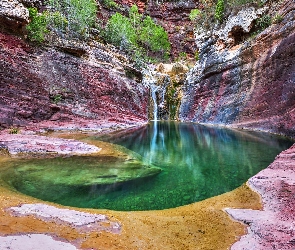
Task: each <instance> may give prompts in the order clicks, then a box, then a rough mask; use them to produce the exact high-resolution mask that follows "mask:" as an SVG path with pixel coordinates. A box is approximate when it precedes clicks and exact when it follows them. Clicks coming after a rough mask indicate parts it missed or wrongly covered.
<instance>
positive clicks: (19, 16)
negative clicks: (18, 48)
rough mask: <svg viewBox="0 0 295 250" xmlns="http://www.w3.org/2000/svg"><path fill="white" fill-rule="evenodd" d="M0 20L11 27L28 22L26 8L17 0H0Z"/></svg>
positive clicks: (20, 25)
mask: <svg viewBox="0 0 295 250" xmlns="http://www.w3.org/2000/svg"><path fill="white" fill-rule="evenodd" d="M0 20H1V22H2V23H4V24H6V25H12V26H13V27H11V28H19V27H22V26H24V25H25V24H27V23H28V22H29V11H28V9H27V8H26V7H25V6H24V5H23V4H22V3H20V2H19V1H17V0H1V1H0Z"/></svg>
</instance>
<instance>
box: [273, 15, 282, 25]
mask: <svg viewBox="0 0 295 250" xmlns="http://www.w3.org/2000/svg"><path fill="white" fill-rule="evenodd" d="M283 19H284V18H283V16H282V15H280V14H276V15H275V16H274V17H273V18H272V23H280V22H282V21H283Z"/></svg>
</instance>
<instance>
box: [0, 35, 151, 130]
mask: <svg viewBox="0 0 295 250" xmlns="http://www.w3.org/2000/svg"><path fill="white" fill-rule="evenodd" d="M84 47H86V49H85V51H84V52H83V56H82V57H79V56H76V55H72V54H69V53H65V52H63V51H61V50H60V49H56V48H55V47H46V48H37V47H32V46H30V45H29V44H27V43H26V42H24V40H22V39H21V38H18V37H15V36H13V35H9V34H6V33H0V126H1V127H11V126H15V125H22V126H24V125H27V124H28V123H32V122H41V121H43V120H51V121H54V122H71V121H74V122H75V121H76V122H77V121H79V120H85V121H86V120H88V121H100V120H104V121H112V122H123V123H124V122H143V121H146V120H147V105H148V90H147V89H146V88H145V87H143V86H142V85H141V84H140V83H138V82H137V81H135V80H133V79H131V78H128V77H126V74H125V71H124V65H123V64H122V63H121V62H120V60H118V58H116V57H115V56H112V54H111V53H108V52H107V51H106V50H104V49H103V48H101V47H100V45H99V44H91V45H89V44H85V46H84ZM74 48H75V47H74ZM67 50H69V49H68V48H67ZM77 50H78V49H77ZM75 54H77V53H75Z"/></svg>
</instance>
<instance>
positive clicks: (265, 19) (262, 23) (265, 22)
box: [255, 15, 271, 32]
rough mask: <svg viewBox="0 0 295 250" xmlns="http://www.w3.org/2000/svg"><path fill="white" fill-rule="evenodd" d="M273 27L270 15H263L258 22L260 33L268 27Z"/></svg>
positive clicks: (257, 26)
mask: <svg viewBox="0 0 295 250" xmlns="http://www.w3.org/2000/svg"><path fill="white" fill-rule="evenodd" d="M270 25H271V18H270V16H269V15H263V16H262V17H260V18H258V19H257V20H256V25H255V26H256V28H257V29H258V31H259V32H261V31H263V30H265V29H266V28H267V27H269V26H270Z"/></svg>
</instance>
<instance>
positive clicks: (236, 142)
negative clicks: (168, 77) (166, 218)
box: [6, 121, 292, 210]
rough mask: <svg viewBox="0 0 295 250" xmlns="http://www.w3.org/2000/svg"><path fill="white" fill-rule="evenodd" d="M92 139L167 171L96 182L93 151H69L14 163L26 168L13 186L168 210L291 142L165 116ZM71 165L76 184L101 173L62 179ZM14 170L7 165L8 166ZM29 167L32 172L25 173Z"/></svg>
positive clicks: (63, 198)
mask: <svg viewBox="0 0 295 250" xmlns="http://www.w3.org/2000/svg"><path fill="white" fill-rule="evenodd" d="M90 139H92V140H105V141H109V142H112V143H116V144H119V145H122V146H124V147H126V148H128V149H130V150H132V151H134V152H136V153H138V154H140V155H141V156H142V159H141V161H143V164H144V165H151V164H152V165H155V166H157V167H160V168H162V170H163V171H162V172H161V173H159V174H158V175H153V176H152V177H149V178H144V179H137V180H135V181H134V180H132V181H128V182H125V183H114V184H112V185H100V184H97V183H96V180H97V178H98V177H101V176H103V177H104V178H105V177H106V176H104V174H106V173H107V172H102V173H98V172H97V170H96V169H93V166H96V168H97V165H98V160H95V158H92V157H88V158H87V161H86V160H85V159H86V158H82V157H69V158H65V159H63V158H61V159H51V160H45V161H46V164H45V163H42V164H41V162H42V161H43V160H42V161H41V160H39V161H38V162H37V163H38V164H37V163H36V162H33V163H32V164H33V165H30V166H29V167H26V166H25V165H23V166H19V164H20V163H17V167H16V168H15V169H17V170H18V172H19V170H20V169H21V170H23V172H22V173H21V174H19V175H18V176H19V177H18V179H16V178H14V182H15V183H16V184H13V181H11V183H12V185H13V186H15V187H16V188H17V189H18V190H19V191H21V192H24V193H26V194H29V195H32V196H35V197H38V198H41V199H44V200H49V201H54V202H56V203H60V204H63V205H69V206H77V207H89V208H108V209H114V210H151V209H164V208H171V207H177V206H181V205H185V204H189V203H192V202H195V201H200V200H203V199H206V198H208V197H212V196H216V195H219V194H222V193H224V192H227V191H230V190H233V189H234V188H236V187H238V186H240V185H241V184H243V183H244V182H246V181H247V179H248V178H249V177H251V176H253V175H255V174H256V173H257V172H259V171H260V170H261V169H263V168H265V167H267V166H268V165H269V164H270V163H271V162H272V161H273V160H274V158H275V156H276V155H277V154H279V153H280V152H281V151H283V150H285V149H287V148H288V147H290V146H291V145H292V142H291V141H288V140H286V139H283V138H281V137H277V136H274V135H270V134H266V133H257V132H241V131H234V130H229V129H221V128H213V127H207V126H202V125H197V124H191V123H177V122H162V121H156V122H154V123H150V124H149V125H147V126H144V127H142V128H139V129H136V130H127V131H122V132H117V133H114V134H112V135H107V136H103V137H94V138H90ZM106 163H107V161H105V160H103V161H101V164H102V167H105V168H106V169H110V168H111V165H108V166H104V165H106ZM30 164H31V163H30ZM36 164H37V165H36ZM116 164H117V163H116ZM128 164H129V163H128ZM130 164H131V163H130ZM41 165H42V169H45V171H43V170H42V181H39V182H38V183H37V182H36V178H35V175H36V174H37V172H36V174H35V172H34V173H32V170H33V167H34V168H36V167H35V166H38V169H39V166H41ZM32 166H33V167H32ZM116 166H117V165H116ZM119 167H120V166H119ZM73 168H74V169H75V176H74V177H75V178H76V179H75V181H76V183H77V181H79V182H81V181H82V180H83V178H86V177H87V175H86V174H85V170H87V169H90V170H91V171H92V172H93V171H94V172H97V173H96V175H94V176H95V178H94V179H93V181H92V184H89V185H88V184H87V185H86V183H85V182H87V180H85V182H83V183H80V184H79V185H69V184H68V182H67V183H65V182H61V181H59V182H58V180H59V179H60V178H61V177H60V173H62V171H65V170H66V169H70V171H68V172H69V173H70V174H69V176H66V178H64V179H69V178H73V176H72V172H71V171H73V170H72V169H73ZM13 169H14V168H10V171H14V170H13ZM26 169H28V171H31V172H28V173H25V171H26ZM38 169H37V170H38ZM113 169H115V168H114V167H113ZM83 170H84V172H83ZM90 170H89V171H90ZM119 170H120V169H116V172H111V173H108V174H107V177H108V178H112V177H113V176H115V175H116V178H117V176H119ZM54 171H56V173H55V172H54ZM87 171H88V170H87ZM49 173H50V175H49ZM83 173H84V174H83ZM114 173H115V174H114ZM79 174H81V177H79ZM98 174H99V176H98ZM8 175H10V176H12V175H14V176H16V174H12V173H10V172H9V171H8V172H7V174H6V176H7V178H6V179H8ZM43 175H44V176H43ZM26 176H28V178H25V177H26ZM39 176H40V175H39ZM52 176H58V178H53V177H52ZM33 177H34V180H33V179H32V178H33ZM86 179H87V178H86ZM88 182H89V180H88ZM88 182H87V183H88ZM20 183H21V185H20ZM93 183H94V184H93Z"/></svg>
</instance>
